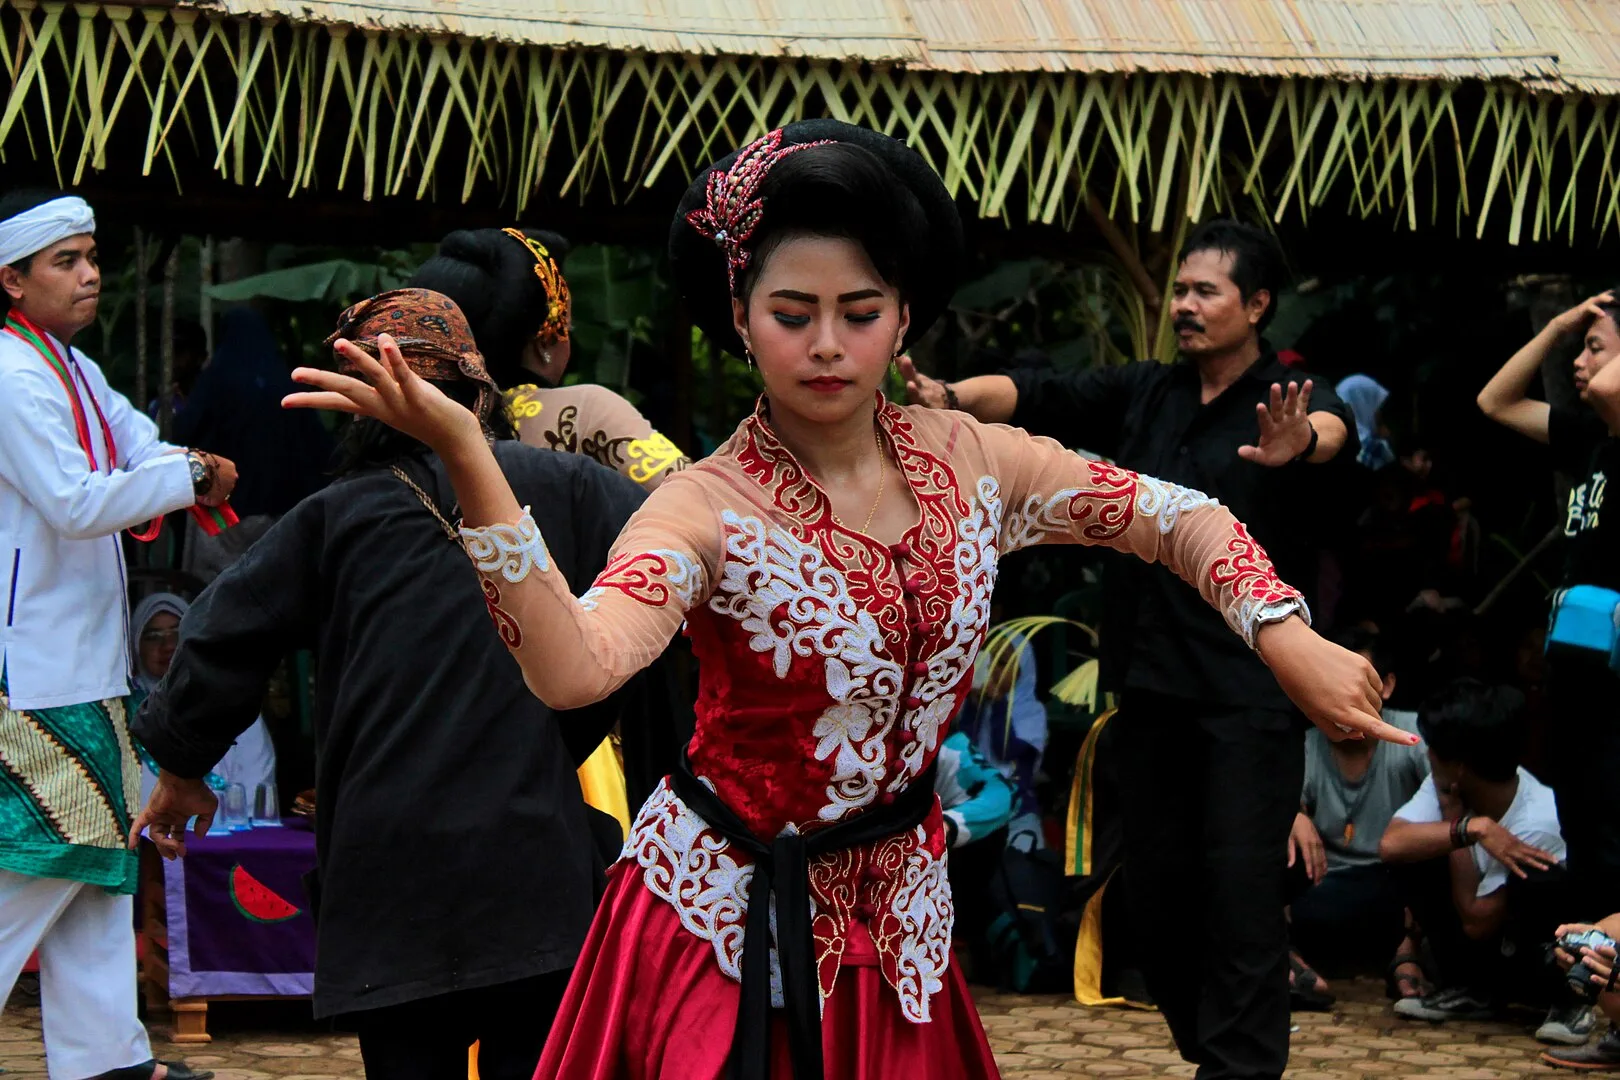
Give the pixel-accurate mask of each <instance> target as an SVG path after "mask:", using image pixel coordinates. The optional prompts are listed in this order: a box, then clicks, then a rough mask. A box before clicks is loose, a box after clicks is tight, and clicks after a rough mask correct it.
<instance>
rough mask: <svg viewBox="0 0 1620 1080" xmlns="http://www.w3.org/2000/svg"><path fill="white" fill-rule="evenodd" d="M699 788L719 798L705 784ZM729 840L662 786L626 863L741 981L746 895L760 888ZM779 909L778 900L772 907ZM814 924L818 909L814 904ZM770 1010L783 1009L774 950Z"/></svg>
mask: <svg viewBox="0 0 1620 1080" xmlns="http://www.w3.org/2000/svg"><path fill="white" fill-rule="evenodd" d="M698 780H699V782H700V783H702V784H703V785H704V786H706V787H708V788H709V789H711V790H713V788H714V784H713V783H711V782H710V781H709V780H708V778H707V777H702V776H700V777H698ZM730 846H731V845H730V843H729V842H728V841H727V840H726V839H725V837H723V836H720V835H719V834H717V833H715V832H713V831H711V830H710V829H709V827H708V823H707V822H705V821H704V820H703V819H702V818H701V817H699V816H698V815H697V814H695V813H693V812H692V811H691V810H690V809H688V808H687V805H686V804H685V803H684V802H682V801H681V799H680V797H679V796H678V795H676V794H675V792H674V791H673V790H671V788H670V786H669V781H668V780H663V781H660V782H659V784H658V787H657V788H655V789H654V790H653V793H652V796H651V797H650V798H648V800H647V802H646V804H645V805H643V806H642V808H641V812H640V813H638V814H637V815H636V820H635V824H634V825H632V826H631V828H630V836H629V838H628V839H627V840H626V841H625V844H624V851H623V852H622V853H621V854H620V856H619V857H620V858H621V859H634V860H635V861H636V864H637V865H639V866H640V867H642V873H641V880H642V883H643V884H644V885H646V886H647V891H648V892H650V893H652V894H653V895H654V896H656V897H658V898H659V899H661V900H665V901H667V902H668V903H669V905H670V906H671V907H673V908H674V909H675V914H676V916H677V917H678V918H679V919H680V921H681V926H683V927H685V928H686V930H687V932H688V933H690V934H691V935H692V936H693V937H696V938H698V939H699V940H700V941H707V942H709V944H710V945H711V946H713V948H714V959H715V963H716V964H718V965H719V967H720V970H721V972H722V973H724V974H725V975H726V976H727V977H728V978H732V979H735V980H737V981H738V982H741V981H742V956H743V944H744V939H745V936H746V931H747V922H748V888H749V885H750V884H752V882H753V880H754V866H753V864H752V863H748V864H745V865H738V863H737V860H736V859H733V858H732V857H731V856H730V855H729V854H727V850H728V849H729V848H730ZM773 906H774V900H773ZM810 911H811V917H812V918H814V917H815V912H816V902H815V898H814V897H812V898H811V901H810ZM770 919H771V940H772V941H775V940H776V912H775V911H774V910H773V911H772V912H771V913H770ZM770 962H771V1004H772V1006H773V1007H774V1008H778V1009H780V1008H783V1007H784V1001H783V996H782V965H781V961H780V960H779V959H778V957H777V953H776V949H775V948H774V947H773V948H772V949H771V960H770Z"/></svg>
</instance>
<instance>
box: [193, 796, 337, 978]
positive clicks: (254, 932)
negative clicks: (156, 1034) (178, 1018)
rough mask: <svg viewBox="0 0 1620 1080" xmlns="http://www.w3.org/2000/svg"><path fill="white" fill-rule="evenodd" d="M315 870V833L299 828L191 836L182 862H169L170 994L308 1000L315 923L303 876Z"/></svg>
mask: <svg viewBox="0 0 1620 1080" xmlns="http://www.w3.org/2000/svg"><path fill="white" fill-rule="evenodd" d="M288 820H289V823H291V822H294V821H296V820H297V819H288ZM300 824H301V823H300ZM238 867H240V870H238ZM314 868H315V835H314V834H313V833H311V832H309V831H308V830H307V829H304V828H299V827H296V826H294V825H292V824H289V825H288V827H285V828H280V829H254V830H253V831H251V832H240V833H231V834H230V835H229V836H203V837H196V836H190V837H187V838H186V855H185V858H183V859H175V860H174V861H172V862H165V863H164V864H163V894H164V898H165V901H166V904H167V908H168V926H169V994H170V996H171V997H210V996H214V995H222V994H266V995H282V996H300V995H308V994H309V993H310V992H311V991H312V990H313V989H314V986H315V921H314V920H313V919H312V918H311V917H310V913H309V910H308V908H309V901H308V898H307V897H306V896H305V894H304V886H303V883H302V881H301V880H300V879H301V877H302V876H303V875H304V874H306V873H308V872H309V871H310V870H313V869H314ZM294 908H296V909H298V910H297V913H296V914H290V912H291V911H292V910H293V909H294Z"/></svg>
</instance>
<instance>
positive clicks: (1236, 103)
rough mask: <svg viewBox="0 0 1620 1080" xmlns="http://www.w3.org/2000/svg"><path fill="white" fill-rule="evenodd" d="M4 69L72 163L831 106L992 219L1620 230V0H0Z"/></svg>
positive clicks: (723, 142)
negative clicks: (359, 0) (1367, 222)
mask: <svg viewBox="0 0 1620 1080" xmlns="http://www.w3.org/2000/svg"><path fill="white" fill-rule="evenodd" d="M0 78H3V79H4V80H5V81H6V82H7V83H8V84H9V86H8V89H9V91H10V92H9V95H8V96H7V97H6V99H5V100H4V102H3V105H0V166H4V165H8V164H9V163H10V162H12V161H14V160H16V159H17V158H18V157H22V158H26V159H32V161H33V162H35V163H36V164H38V163H45V164H47V165H48V167H50V168H52V169H54V171H55V174H56V177H57V179H58V180H59V181H60V182H62V183H65V184H71V183H79V182H82V181H83V180H84V179H85V178H86V176H87V174H91V173H102V174H104V175H105V176H106V177H108V178H120V177H129V176H142V175H149V174H152V173H154V172H156V173H159V174H162V173H168V174H170V175H172V177H173V180H174V183H175V185H176V186H177V187H180V188H181V189H184V188H185V186H186V185H187V184H188V183H192V184H195V183H196V182H197V178H198V177H199V176H207V177H211V178H212V179H214V180H217V179H223V180H224V181H225V182H227V183H229V184H235V185H244V186H263V187H270V188H279V189H280V190H282V191H285V192H287V193H288V194H294V193H312V194H317V195H319V196H321V197H324V198H329V199H335V200H339V201H341V200H343V199H352V198H364V199H373V198H377V197H379V196H398V197H404V198H410V197H414V198H416V199H422V200H433V201H435V202H439V203H458V202H459V203H469V202H474V201H476V202H478V203H479V204H480V205H482V206H485V207H490V206H495V205H497V204H498V205H499V206H501V207H502V208H503V210H515V211H516V212H518V213H519V214H521V213H522V212H523V211H524V209H525V207H526V206H527V205H529V204H530V203H531V202H532V201H533V200H535V199H537V198H542V199H558V198H567V199H578V200H581V201H585V200H593V201H597V202H600V201H603V200H605V201H607V202H610V203H619V202H625V201H627V200H632V199H634V198H636V196H637V194H638V193H639V192H642V191H645V190H646V189H647V188H649V187H653V186H655V185H660V184H661V185H663V186H664V189H665V190H666V191H667V189H668V188H669V186H670V185H672V184H679V183H683V182H684V180H685V179H686V178H687V177H689V176H690V175H692V173H693V172H694V171H695V170H696V169H697V168H699V167H701V166H702V165H703V164H704V163H706V162H707V161H710V160H712V159H713V158H714V157H716V156H718V155H719V154H721V153H724V152H725V151H726V150H727V149H729V148H731V147H735V146H738V145H741V144H742V143H743V142H745V141H747V140H748V139H750V138H752V137H754V136H756V135H758V134H761V133H762V132H764V131H767V130H769V129H770V128H772V127H775V126H778V125H780V124H783V123H787V122H789V121H792V120H795V119H799V118H801V117H806V116H834V117H837V118H839V119H843V120H847V121H849V122H851V123H856V124H862V125H865V126H868V127H873V128H877V129H879V130H883V131H886V132H889V133H891V134H893V135H895V136H896V137H898V138H902V139H904V140H905V141H906V142H908V143H909V144H910V145H912V146H913V147H915V148H916V149H918V150H919V151H920V152H921V153H923V154H924V155H925V156H926V157H927V158H928V159H929V160H930V162H931V163H932V164H933V165H934V166H935V167H936V168H937V169H938V170H939V172H940V173H941V175H942V176H943V177H944V178H945V181H946V183H947V185H948V186H949V187H950V189H951V191H952V192H953V193H955V194H956V195H957V196H958V198H959V199H961V200H962V201H963V203H964V204H965V205H968V206H971V207H972V208H974V209H975V210H976V211H977V212H978V213H979V214H981V215H983V216H985V217H992V218H1001V219H1004V220H1007V221H1010V222H1014V221H1027V222H1034V223H1042V224H1058V225H1060V226H1064V227H1068V226H1071V225H1073V224H1074V223H1075V222H1076V221H1077V220H1080V219H1083V218H1085V217H1087V216H1090V217H1093V218H1096V217H1099V216H1106V217H1109V218H1113V219H1115V220H1120V221H1128V222H1132V223H1136V224H1139V225H1142V226H1145V227H1147V228H1149V229H1151V230H1155V231H1157V230H1162V229H1166V228H1170V227H1173V226H1174V225H1175V223H1176V222H1178V221H1183V222H1184V221H1187V220H1197V219H1200V218H1202V217H1204V216H1207V215H1208V214H1209V213H1211V212H1215V211H1231V210H1233V209H1236V208H1239V207H1243V208H1246V209H1245V212H1259V213H1264V214H1266V215H1268V216H1272V217H1274V218H1277V219H1279V220H1280V219H1283V218H1286V217H1289V216H1294V217H1297V218H1304V217H1306V216H1307V215H1309V214H1312V213H1315V212H1318V210H1319V209H1325V210H1328V211H1330V212H1333V213H1338V214H1345V213H1348V214H1351V215H1354V216H1357V217H1367V218H1377V217H1382V218H1387V219H1393V221H1394V222H1399V223H1401V224H1403V225H1405V226H1407V227H1409V228H1419V227H1422V226H1425V225H1436V226H1443V227H1446V228H1448V229H1455V230H1456V231H1457V232H1459V233H1465V234H1473V235H1478V236H1483V235H1485V233H1486V231H1487V229H1490V230H1492V231H1496V230H1502V231H1503V232H1505V235H1506V238H1507V239H1508V240H1509V241H1510V242H1514V243H1517V242H1519V241H1520V240H1521V239H1530V240H1547V239H1558V240H1560V241H1563V242H1569V243H1575V242H1581V241H1583V240H1585V239H1594V238H1601V237H1603V236H1605V235H1606V234H1607V232H1608V231H1609V230H1610V229H1617V230H1620V153H1617V148H1620V108H1617V107H1616V102H1617V100H1620V98H1617V97H1616V95H1620V0H1400V2H1393V0H817V3H816V4H815V5H810V4H807V3H805V2H804V0H552V2H549V3H548V2H546V0H384V2H381V3H368V4H365V5H359V4H344V3H321V2H314V0H207V2H199V3H195V4H186V3H172V4H171V3H170V2H169V0H148V2H146V3H144V4H141V5H138V6H132V5H129V4H112V3H106V4H97V3H94V2H82V3H73V4H69V3H66V2H62V0H45V2H39V0H0ZM676 190H679V188H678V187H677V188H676Z"/></svg>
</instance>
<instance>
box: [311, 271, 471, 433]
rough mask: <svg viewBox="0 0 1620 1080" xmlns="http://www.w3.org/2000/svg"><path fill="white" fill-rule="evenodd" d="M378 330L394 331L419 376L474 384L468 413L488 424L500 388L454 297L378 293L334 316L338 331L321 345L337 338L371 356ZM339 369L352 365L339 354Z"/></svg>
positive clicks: (418, 292) (347, 370) (410, 292)
mask: <svg viewBox="0 0 1620 1080" xmlns="http://www.w3.org/2000/svg"><path fill="white" fill-rule="evenodd" d="M379 334H390V335H392V336H393V338H394V341H395V343H397V344H398V345H399V351H400V355H401V356H403V357H404V359H405V363H406V365H407V366H408V367H409V368H410V369H411V370H412V371H414V372H416V374H418V375H420V376H421V377H422V378H424V379H436V380H440V381H456V380H461V379H465V380H468V381H470V382H474V383H477V384H478V400H477V403H476V404H475V405H474V406H473V412H474V413H475V414H476V415H477V417H478V421H479V423H481V424H486V425H487V424H488V422H489V415H490V412H491V410H493V409H494V407H495V400H496V398H497V397H499V395H500V389H499V388H498V387H497V386H496V385H495V380H494V379H492V378H490V375H489V371H488V370H487V369H486V368H485V367H484V357H483V356H482V354H480V353H479V351H478V344H477V342H475V341H474V340H473V334H472V328H471V327H469V326H468V325H467V317H466V316H465V315H463V314H462V313H461V309H460V308H458V307H457V306H456V304H455V301H453V300H451V299H450V298H449V297H448V296H445V295H444V294H442V293H436V292H432V291H430V290H428V289H394V290H392V291H390V292H385V293H378V294H377V295H376V296H373V297H371V298H370V299H368V300H362V301H360V302H359V303H358V304H355V305H354V306H353V307H351V308H349V309H348V310H347V311H345V312H344V313H343V314H342V315H339V316H338V325H337V330H335V331H334V332H333V333H332V335H331V336H330V337H328V338H327V339H326V347H327V348H329V349H330V348H331V347H332V346H333V345H335V344H336V343H337V341H338V339H339V338H342V339H344V340H346V341H350V342H353V343H354V344H355V345H356V346H358V347H359V348H360V349H361V350H362V351H363V352H366V353H368V354H370V355H371V356H373V357H375V356H377V355H378V353H377V337H378V335H379ZM338 370H339V371H341V372H343V373H344V374H353V373H354V371H355V365H354V364H352V363H351V362H350V361H349V360H347V359H346V358H343V359H339V361H338Z"/></svg>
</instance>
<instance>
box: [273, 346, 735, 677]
mask: <svg viewBox="0 0 1620 1080" xmlns="http://www.w3.org/2000/svg"><path fill="white" fill-rule="evenodd" d="M336 347H337V349H338V351H340V352H342V353H343V355H344V357H345V358H346V359H348V360H349V361H350V362H352V363H353V364H354V365H355V367H356V368H358V369H359V371H360V372H361V373H362V374H363V375H364V376H365V381H362V380H360V379H356V378H351V377H349V376H346V375H340V374H337V373H336V372H331V371H321V370H318V369H315V368H299V369H298V370H297V371H294V372H293V378H294V379H295V380H296V381H298V382H301V383H304V384H306V385H309V386H312V387H315V388H316V389H315V390H314V391H311V392H305V393H298V394H291V395H289V396H288V397H287V399H286V401H285V403H284V404H286V405H287V406H288V407H292V408H318V409H333V410H336V411H339V412H346V413H352V414H355V415H358V416H369V417H372V418H374V419H377V420H380V421H382V422H383V423H385V424H388V425H389V426H390V427H393V428H396V429H398V430H399V431H401V432H404V433H405V434H406V435H409V436H411V437H412V438H415V439H417V440H418V441H420V442H422V443H424V444H426V445H427V446H428V447H429V448H430V449H431V450H432V451H433V452H434V453H435V454H437V455H438V456H439V458H440V459H441V460H442V461H443V462H444V464H445V468H446V469H447V470H448V472H449V476H450V482H451V484H452V485H453V486H454V488H455V492H456V499H457V500H458V502H459V503H460V505H461V510H462V539H463V541H464V542H465V543H466V545H467V552H468V554H469V555H470V556H471V557H472V559H473V563H474V565H475V566H476V568H477V570H478V572H479V575H480V578H481V580H480V582H479V584H480V586H481V587H482V589H483V592H484V599H485V602H486V603H488V605H489V609H490V615H491V617H492V618H493V619H494V620H495V626H496V629H497V630H498V631H499V632H500V634H501V638H502V640H503V641H505V642H506V645H507V647H508V648H510V649H511V650H512V652H513V654H514V655H515V656H516V657H517V660H518V663H519V664H520V665H522V668H523V676H524V680H525V681H526V682H527V683H528V685H529V688H530V689H531V690H533V691H534V693H535V695H536V696H537V697H539V698H540V700H542V701H544V702H545V703H546V704H547V705H549V706H551V707H552V708H554V709H573V708H579V707H581V706H583V705H588V704H590V703H592V702H595V701H600V700H601V699H602V698H604V697H606V696H607V695H608V694H610V693H612V692H613V691H614V690H616V689H617V688H618V687H619V686H621V685H623V683H624V682H625V680H626V679H628V678H629V677H630V676H631V675H633V674H635V673H636V672H637V671H639V670H640V669H641V668H643V667H645V666H646V665H647V664H649V663H651V662H652V660H653V659H654V658H655V657H657V656H658V655H659V654H660V653H661V652H662V651H663V649H664V647H665V646H666V645H667V644H669V640H670V638H672V637H674V635H675V632H676V630H678V629H679V628H680V625H681V622H682V621H683V620H684V618H685V615H686V611H687V609H689V608H690V607H692V606H694V605H695V604H697V603H699V602H700V601H701V600H702V599H703V598H704V597H705V596H706V595H707V591H708V588H709V583H710V582H712V580H713V576H714V575H713V571H714V568H715V566H716V565H717V564H718V557H719V527H718V520H717V519H716V518H715V516H714V514H713V511H712V510H711V509H710V508H709V505H708V502H707V500H706V499H705V498H704V496H703V494H702V491H701V488H700V486H699V485H698V484H697V483H696V482H695V481H693V480H688V479H686V478H685V477H684V476H676V477H673V478H671V479H670V480H669V482H667V483H665V484H664V485H662V486H661V487H660V488H659V490H658V491H656V492H654V493H653V495H652V496H651V497H649V498H648V500H647V502H646V503H644V504H643V505H642V507H641V509H640V510H638V511H637V512H636V514H635V515H634V516H633V517H631V519H630V521H629V523H628V524H627V525H626V526H625V529H624V531H623V532H622V533H620V535H619V540H618V542H617V543H616V544H615V545H614V549H613V554H612V556H611V557H610V558H609V560H608V565H607V567H606V568H605V569H604V570H603V571H602V573H601V575H599V576H598V578H597V580H596V584H595V586H594V587H593V588H592V589H590V590H589V591H588V592H586V593H585V594H584V595H583V596H581V597H579V598H577V599H576V598H575V597H574V596H573V594H572V593H571V592H570V590H569V588H568V583H567V581H566V579H565V578H564V577H563V575H562V574H561V573H560V572H559V571H558V570H557V568H556V567H555V566H553V565H552V562H551V558H550V555H549V553H548V552H547V550H546V545H545V540H544V538H543V536H542V534H541V524H542V523H543V522H544V521H545V520H546V518H547V515H548V514H549V513H552V512H554V509H555V508H552V507H543V506H535V507H526V506H521V505H519V503H518V500H517V496H516V495H514V494H513V492H512V488H511V485H510V484H508V483H507V481H506V476H505V474H503V473H502V472H501V470H500V467H499V465H498V464H497V463H496V461H495V455H494V453H493V452H491V450H490V448H489V444H488V443H487V442H486V441H485V439H484V434H483V431H482V429H481V428H480V426H479V424H478V420H477V418H476V417H474V416H473V414H472V413H471V412H469V411H468V410H467V409H466V408H465V407H463V406H462V405H460V404H458V403H456V402H455V401H452V400H451V399H450V398H448V397H446V396H445V395H444V394H443V393H441V392H440V391H439V389H438V388H437V387H435V386H433V385H432V384H431V383H429V382H426V381H425V380H423V379H421V378H420V377H418V376H417V375H416V373H415V372H413V371H412V370H411V369H410V367H409V366H408V365H407V364H406V363H405V360H404V358H403V357H402V356H401V355H400V352H399V348H398V346H397V345H396V344H395V342H394V340H393V339H392V338H391V337H389V336H388V335H386V334H384V335H379V337H378V339H377V351H378V353H379V354H380V356H379V358H373V357H371V356H370V355H368V354H367V353H365V352H364V351H362V350H360V349H358V348H356V347H355V346H354V345H352V344H350V343H349V342H344V341H340V342H338V343H337V346H336Z"/></svg>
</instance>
